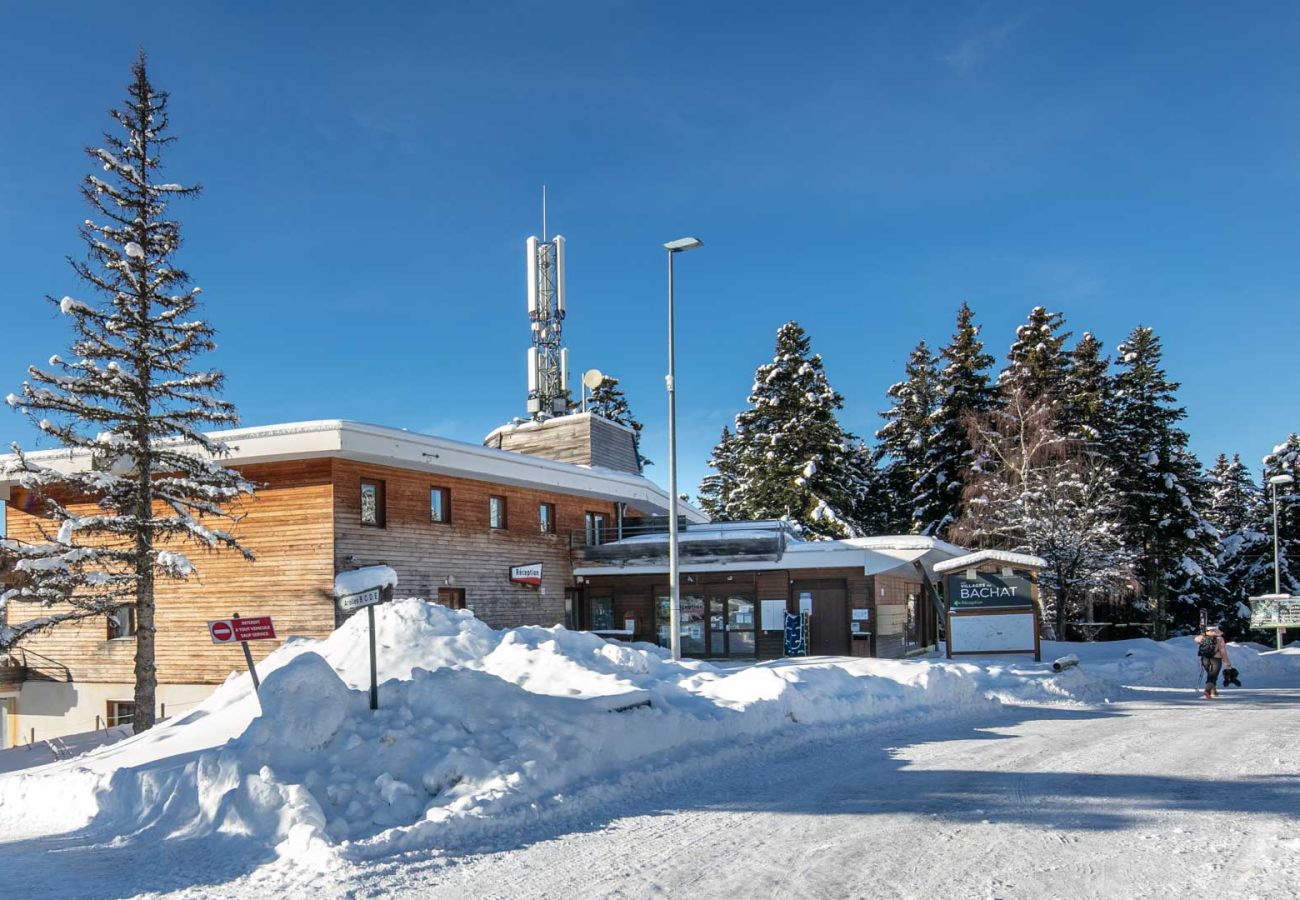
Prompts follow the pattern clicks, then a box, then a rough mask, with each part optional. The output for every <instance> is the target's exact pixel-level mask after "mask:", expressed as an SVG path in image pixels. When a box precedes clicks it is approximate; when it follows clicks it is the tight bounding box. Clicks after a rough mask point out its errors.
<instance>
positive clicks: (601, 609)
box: [591, 597, 614, 631]
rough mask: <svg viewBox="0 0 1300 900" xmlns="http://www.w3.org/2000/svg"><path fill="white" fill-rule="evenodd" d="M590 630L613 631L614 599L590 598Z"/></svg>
mask: <svg viewBox="0 0 1300 900" xmlns="http://www.w3.org/2000/svg"><path fill="white" fill-rule="evenodd" d="M591 630H592V631H613V630H614V598H613V597H592V598H591Z"/></svg>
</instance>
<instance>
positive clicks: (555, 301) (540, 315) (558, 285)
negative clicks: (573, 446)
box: [526, 206, 569, 421]
mask: <svg viewBox="0 0 1300 900" xmlns="http://www.w3.org/2000/svg"><path fill="white" fill-rule="evenodd" d="M544 210H545V206H543V213H542V239H541V240H538V239H537V236H536V235H534V236H533V237H530V238H529V239H528V240H527V242H526V246H527V248H528V249H527V256H528V321H529V323H530V324H531V325H532V329H533V345H532V346H531V347H529V348H528V413H529V415H531V416H532V417H533V418H534V419H537V420H539V421H540V420H542V419H549V418H551V417H552V416H562V415H564V414H565V413H566V412H568V409H569V400H568V392H567V387H568V382H569V351H568V350H567V349H565V347H564V346H563V341H562V339H561V337H562V331H563V327H564V238H562V237H561V236H560V235H558V234H557V235H556V236H555V237H554V238H551V239H550V240H547V239H546V214H545V211H544Z"/></svg>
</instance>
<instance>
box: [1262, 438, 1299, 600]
mask: <svg viewBox="0 0 1300 900" xmlns="http://www.w3.org/2000/svg"><path fill="white" fill-rule="evenodd" d="M1275 475H1290V476H1291V477H1292V478H1293V479H1295V480H1294V481H1292V482H1291V483H1290V484H1287V485H1282V486H1280V487H1278V488H1277V534H1278V571H1279V572H1280V573H1281V578H1280V581H1281V587H1282V591H1283V593H1287V594H1291V595H1292V596H1300V434H1295V433H1292V434H1290V435H1288V436H1287V439H1286V440H1285V441H1283V442H1282V443H1280V444H1278V445H1277V446H1276V447H1274V448H1273V452H1272V453H1270V454H1269V455H1268V456H1265V457H1264V482H1263V483H1264V485H1265V491H1266V492H1267V496H1266V497H1265V498H1264V499H1265V501H1266V502H1265V503H1262V504H1261V506H1260V512H1261V514H1262V515H1261V516H1260V518H1261V519H1262V520H1263V521H1262V522H1260V523H1259V524H1260V525H1266V527H1265V528H1263V529H1261V530H1265V531H1266V532H1267V534H1268V540H1269V550H1270V553H1269V554H1268V557H1267V563H1266V568H1267V572H1268V578H1267V584H1266V585H1259V586H1258V588H1257V590H1258V592H1259V593H1265V592H1269V593H1271V592H1272V590H1273V556H1272V553H1271V550H1272V540H1273V528H1272V525H1273V490H1274V489H1273V486H1272V485H1270V484H1269V479H1270V478H1272V477H1274V476H1275Z"/></svg>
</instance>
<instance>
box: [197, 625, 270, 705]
mask: <svg viewBox="0 0 1300 900" xmlns="http://www.w3.org/2000/svg"><path fill="white" fill-rule="evenodd" d="M208 634H209V635H211V636H212V643H214V644H234V643H236V642H237V643H239V645H240V646H242V647H243V648H244V662H245V663H247V664H248V674H249V675H250V676H251V677H252V679H253V690H254V691H255V692H256V691H260V690H261V689H262V682H261V681H259V680H258V677H257V667H256V666H254V665H253V652H252V651H251V650H249V649H248V642H249V641H273V640H275V624H274V623H272V621H271V617H270V616H256V617H254V618H252V619H241V618H240V617H239V613H235V614H234V615H232V616H231V617H230V618H229V619H218V620H216V621H215V622H209V623H208Z"/></svg>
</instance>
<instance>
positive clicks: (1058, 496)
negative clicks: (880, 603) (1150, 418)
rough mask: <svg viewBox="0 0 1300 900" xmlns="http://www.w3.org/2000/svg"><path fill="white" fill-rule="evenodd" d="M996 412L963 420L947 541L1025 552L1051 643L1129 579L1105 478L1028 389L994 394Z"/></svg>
mask: <svg viewBox="0 0 1300 900" xmlns="http://www.w3.org/2000/svg"><path fill="white" fill-rule="evenodd" d="M999 393H1000V395H1001V396H1000V398H999V399H1000V401H1001V402H1000V403H998V405H997V406H995V407H994V408H993V409H992V410H990V411H988V412H986V413H982V414H978V415H973V416H971V418H970V420H969V422H970V429H971V445H972V447H973V448H974V450H975V464H974V465H973V466H972V468H971V470H970V471H969V472H968V473H967V480H968V484H967V485H966V495H965V500H966V503H965V506H964V508H963V511H962V517H961V518H960V519H958V520H957V521H956V522H954V523H953V526H952V528H951V529H950V533H951V534H952V536H953V537H954V538H955V539H957V540H959V541H962V542H963V543H967V544H970V545H971V546H975V547H979V548H993V549H999V550H1010V551H1012V552H1020V553H1034V554H1037V555H1039V556H1041V557H1043V559H1045V560H1046V561H1047V566H1046V568H1044V570H1043V572H1042V575H1041V576H1040V577H1041V583H1042V585H1043V587H1044V589H1045V590H1046V596H1045V598H1044V599H1045V600H1047V599H1048V598H1050V599H1051V602H1052V604H1053V605H1052V611H1053V613H1052V620H1053V621H1054V623H1055V625H1056V634H1057V635H1058V636H1060V635H1062V634H1063V631H1062V629H1063V626H1064V624H1065V622H1066V621H1067V620H1068V619H1069V618H1071V617H1086V618H1090V616H1089V615H1088V614H1089V612H1090V611H1091V601H1092V600H1093V599H1095V598H1097V597H1101V596H1108V595H1111V594H1113V593H1114V592H1116V591H1118V590H1119V589H1120V588H1121V587H1122V586H1123V585H1124V584H1126V583H1127V582H1128V580H1129V579H1130V578H1131V574H1130V558H1129V554H1128V552H1127V551H1126V549H1125V547H1124V542H1123V533H1122V520H1121V517H1120V512H1119V497H1118V495H1117V494H1116V492H1115V490H1114V488H1113V487H1112V485H1111V482H1112V481H1113V479H1114V472H1112V471H1111V470H1110V468H1109V467H1108V466H1107V465H1106V463H1105V461H1104V460H1103V459H1102V458H1101V456H1100V455H1099V454H1097V453H1093V452H1090V451H1089V450H1088V449H1087V446H1086V445H1085V444H1084V442H1082V441H1079V440H1076V439H1072V438H1069V437H1066V436H1065V435H1063V434H1062V433H1061V432H1060V431H1059V430H1058V428H1057V426H1056V408H1055V406H1054V404H1052V403H1051V402H1050V400H1048V399H1047V398H1045V397H1035V396H1034V395H1033V394H1032V393H1031V389H1030V388H1028V387H1019V388H1008V387H1004V389H1002V390H1001V391H999Z"/></svg>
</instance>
